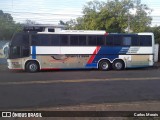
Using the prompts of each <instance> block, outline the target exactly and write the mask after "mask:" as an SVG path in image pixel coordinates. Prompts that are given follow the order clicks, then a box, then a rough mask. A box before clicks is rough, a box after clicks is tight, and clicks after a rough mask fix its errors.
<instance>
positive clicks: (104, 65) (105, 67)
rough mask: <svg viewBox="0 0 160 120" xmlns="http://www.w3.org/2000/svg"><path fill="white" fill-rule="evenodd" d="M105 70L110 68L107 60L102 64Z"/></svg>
mask: <svg viewBox="0 0 160 120" xmlns="http://www.w3.org/2000/svg"><path fill="white" fill-rule="evenodd" d="M101 67H102V69H103V70H107V69H108V63H107V62H103V63H102V65H101Z"/></svg>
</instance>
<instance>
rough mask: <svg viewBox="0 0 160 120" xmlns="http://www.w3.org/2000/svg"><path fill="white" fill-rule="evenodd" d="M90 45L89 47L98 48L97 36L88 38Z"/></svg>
mask: <svg viewBox="0 0 160 120" xmlns="http://www.w3.org/2000/svg"><path fill="white" fill-rule="evenodd" d="M88 45H89V46H96V45H97V38H96V36H88Z"/></svg>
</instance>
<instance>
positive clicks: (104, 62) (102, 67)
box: [98, 60, 111, 71]
mask: <svg viewBox="0 0 160 120" xmlns="http://www.w3.org/2000/svg"><path fill="white" fill-rule="evenodd" d="M98 68H99V69H100V70H103V71H107V70H110V68H111V64H110V62H109V61H108V60H102V61H100V62H99V66H98Z"/></svg>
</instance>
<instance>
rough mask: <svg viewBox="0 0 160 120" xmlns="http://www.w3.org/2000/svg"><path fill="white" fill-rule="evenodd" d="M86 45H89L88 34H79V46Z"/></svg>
mask: <svg viewBox="0 0 160 120" xmlns="http://www.w3.org/2000/svg"><path fill="white" fill-rule="evenodd" d="M86 45H87V43H86V36H84V35H81V36H79V46H86Z"/></svg>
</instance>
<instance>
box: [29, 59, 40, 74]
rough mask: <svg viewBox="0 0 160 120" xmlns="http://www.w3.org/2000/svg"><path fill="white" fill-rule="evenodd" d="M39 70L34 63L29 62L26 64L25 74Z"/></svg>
mask: <svg viewBox="0 0 160 120" xmlns="http://www.w3.org/2000/svg"><path fill="white" fill-rule="evenodd" d="M38 70H39V65H38V64H37V62H35V61H30V62H28V63H27V64H26V71H27V72H31V73H34V72H37V71H38Z"/></svg>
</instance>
